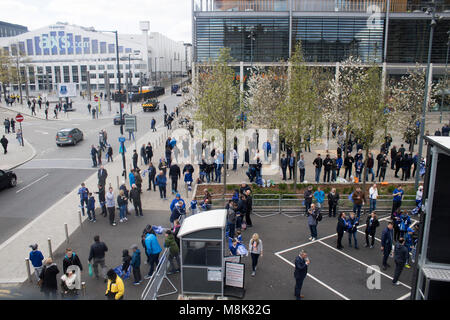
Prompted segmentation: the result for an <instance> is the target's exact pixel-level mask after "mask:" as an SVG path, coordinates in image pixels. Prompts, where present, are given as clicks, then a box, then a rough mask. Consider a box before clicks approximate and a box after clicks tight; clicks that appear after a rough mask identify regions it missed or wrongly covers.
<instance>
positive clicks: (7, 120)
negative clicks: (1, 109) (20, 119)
mask: <svg viewBox="0 0 450 320" xmlns="http://www.w3.org/2000/svg"><path fill="white" fill-rule="evenodd" d="M3 125H4V126H5V133H6V134H9V133H10V131H9V128H10V122H9V119H8V118H6V119H5V121H3Z"/></svg>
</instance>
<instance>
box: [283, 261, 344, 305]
mask: <svg viewBox="0 0 450 320" xmlns="http://www.w3.org/2000/svg"><path fill="white" fill-rule="evenodd" d="M275 255H276V256H277V257H278V258H280V259H282V260H284V261H285V262H286V263H287V264H289V265H290V266H292V267H294V268H295V265H294V264H293V263H292V262H291V261H289V260H287V259H286V258H284V257H282V256H280V255H279V254H277V253H275ZM306 275H307V276H308V277H310V278H311V279H313V280H314V281H316V282H317V283H319V284H321V285H322V286H324V287H325V288H327V289H328V290H330V291H332V292H334V293H335V294H337V295H338V296H340V297H341V298H342V299H344V300H350V299H349V298H347V297H346V296H344V295H343V294H342V293H340V292H338V291H336V290H335V289H333V288H331V287H330V286H329V285H327V284H325V283H324V282H322V281H320V280H319V279H317V278H316V277H314V276H313V275H311V274H310V273H307V274H306Z"/></svg>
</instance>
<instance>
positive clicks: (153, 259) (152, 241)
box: [144, 230, 162, 279]
mask: <svg viewBox="0 0 450 320" xmlns="http://www.w3.org/2000/svg"><path fill="white" fill-rule="evenodd" d="M145 247H146V249H147V254H148V264H149V265H150V270H149V272H148V274H147V275H146V276H145V277H144V279H150V278H151V277H152V274H153V270H154V269H155V267H156V266H157V265H158V259H159V254H160V253H161V251H162V249H161V246H160V245H159V243H158V239H157V238H156V235H155V232H154V231H153V230H150V232H149V233H147V235H146V237H145Z"/></svg>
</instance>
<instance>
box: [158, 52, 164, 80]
mask: <svg viewBox="0 0 450 320" xmlns="http://www.w3.org/2000/svg"><path fill="white" fill-rule="evenodd" d="M159 59H160V60H162V59H164V57H159ZM161 65H162V64H161V62H160V63H159V86H160V87H161V84H162V81H161V79H162V67H161Z"/></svg>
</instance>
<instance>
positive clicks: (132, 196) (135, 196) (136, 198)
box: [130, 188, 141, 204]
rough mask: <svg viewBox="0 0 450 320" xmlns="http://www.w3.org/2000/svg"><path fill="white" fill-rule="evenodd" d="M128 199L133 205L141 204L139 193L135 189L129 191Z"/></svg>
mask: <svg viewBox="0 0 450 320" xmlns="http://www.w3.org/2000/svg"><path fill="white" fill-rule="evenodd" d="M130 199H131V201H132V202H133V204H139V203H141V194H140V193H139V190H138V189H137V188H133V189H131V191H130Z"/></svg>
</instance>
